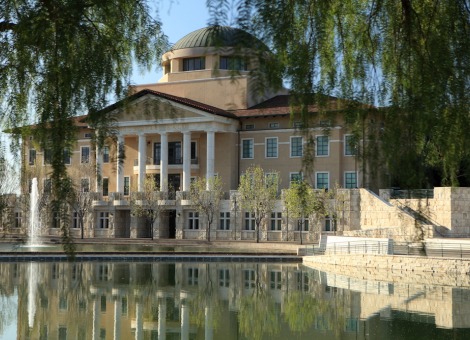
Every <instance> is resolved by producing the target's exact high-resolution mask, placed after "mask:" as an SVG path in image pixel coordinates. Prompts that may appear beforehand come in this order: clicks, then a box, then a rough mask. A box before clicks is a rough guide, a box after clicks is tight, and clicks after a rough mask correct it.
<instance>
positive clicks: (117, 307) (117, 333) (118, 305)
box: [114, 294, 122, 340]
mask: <svg viewBox="0 0 470 340" xmlns="http://www.w3.org/2000/svg"><path fill="white" fill-rule="evenodd" d="M121 311H122V298H121V296H120V295H119V294H118V295H116V296H114V340H119V339H121Z"/></svg>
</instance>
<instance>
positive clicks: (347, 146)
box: [343, 134, 357, 157]
mask: <svg viewBox="0 0 470 340" xmlns="http://www.w3.org/2000/svg"><path fill="white" fill-rule="evenodd" d="M353 137H354V135H351V134H349V135H344V142H343V143H344V153H343V155H344V156H346V157H354V156H356V155H357V148H356V149H354V148H353V146H352V145H351V142H350V141H349V139H352V138H353ZM349 150H350V151H349ZM348 151H349V152H348Z"/></svg>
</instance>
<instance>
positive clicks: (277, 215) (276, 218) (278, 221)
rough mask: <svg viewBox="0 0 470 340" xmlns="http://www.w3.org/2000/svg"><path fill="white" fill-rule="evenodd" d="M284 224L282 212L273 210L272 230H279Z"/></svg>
mask: <svg viewBox="0 0 470 340" xmlns="http://www.w3.org/2000/svg"><path fill="white" fill-rule="evenodd" d="M281 225H282V213H281V212H272V213H271V230H275V231H279V230H281Z"/></svg>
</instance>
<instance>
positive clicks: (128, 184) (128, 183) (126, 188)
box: [124, 176, 131, 196]
mask: <svg viewBox="0 0 470 340" xmlns="http://www.w3.org/2000/svg"><path fill="white" fill-rule="evenodd" d="M130 189H131V178H130V177H129V176H125V177H124V196H129V192H130Z"/></svg>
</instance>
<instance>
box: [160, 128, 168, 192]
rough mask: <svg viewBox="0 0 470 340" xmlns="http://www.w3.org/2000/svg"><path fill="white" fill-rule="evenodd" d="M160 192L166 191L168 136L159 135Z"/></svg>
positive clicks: (164, 133) (163, 133)
mask: <svg viewBox="0 0 470 340" xmlns="http://www.w3.org/2000/svg"><path fill="white" fill-rule="evenodd" d="M160 191H168V136H167V134H166V132H162V133H160Z"/></svg>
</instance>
